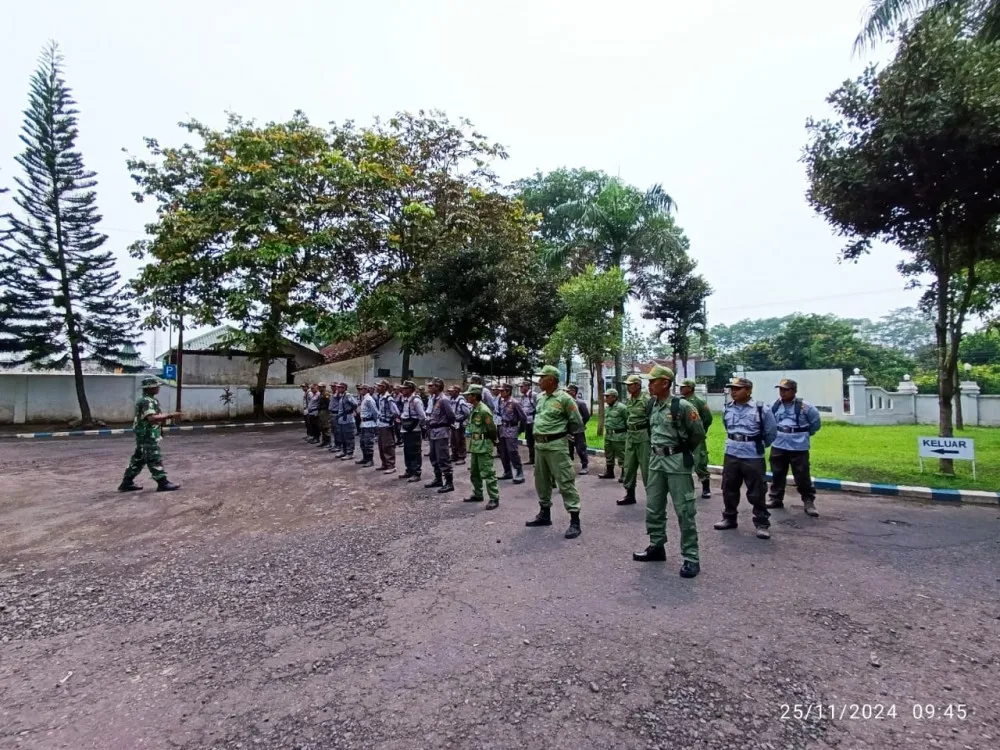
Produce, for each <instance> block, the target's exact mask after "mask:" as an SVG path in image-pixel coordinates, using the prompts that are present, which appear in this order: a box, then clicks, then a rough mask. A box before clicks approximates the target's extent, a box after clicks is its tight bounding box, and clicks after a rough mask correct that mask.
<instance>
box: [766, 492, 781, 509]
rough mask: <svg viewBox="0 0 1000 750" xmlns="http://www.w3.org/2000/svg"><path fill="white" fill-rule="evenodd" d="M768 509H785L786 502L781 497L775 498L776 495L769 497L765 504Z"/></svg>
mask: <svg viewBox="0 0 1000 750" xmlns="http://www.w3.org/2000/svg"><path fill="white" fill-rule="evenodd" d="M764 507H766V508H784V507H785V500H784V498H781V497H775V496H774V495H768V496H767V502H766V503H764Z"/></svg>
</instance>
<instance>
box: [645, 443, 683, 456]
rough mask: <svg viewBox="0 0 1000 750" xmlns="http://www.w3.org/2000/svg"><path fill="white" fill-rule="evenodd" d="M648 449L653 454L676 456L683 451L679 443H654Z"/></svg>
mask: <svg viewBox="0 0 1000 750" xmlns="http://www.w3.org/2000/svg"><path fill="white" fill-rule="evenodd" d="M649 450H650V452H651V453H652V454H653V455H654V456H676V455H678V454H679V453H683V452H684V449H683V448H681V447H680V446H679V445H654V446H652V447H651V448H650V449H649Z"/></svg>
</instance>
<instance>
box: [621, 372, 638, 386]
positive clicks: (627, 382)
mask: <svg viewBox="0 0 1000 750" xmlns="http://www.w3.org/2000/svg"><path fill="white" fill-rule="evenodd" d="M641 382H642V375H635V374H632V375H629V376H628V377H627V378H625V385H632V384H634V383H641Z"/></svg>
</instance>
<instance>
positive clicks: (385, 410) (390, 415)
mask: <svg viewBox="0 0 1000 750" xmlns="http://www.w3.org/2000/svg"><path fill="white" fill-rule="evenodd" d="M375 405H376V406H377V407H378V423H377V425H376V426H377V427H392V424H393V422H395V421H396V417H398V416H399V409H398V408H397V407H396V399H394V398H393V397H392V394H391V393H382V394H380V395H379V397H378V399H377V400H376V401H375Z"/></svg>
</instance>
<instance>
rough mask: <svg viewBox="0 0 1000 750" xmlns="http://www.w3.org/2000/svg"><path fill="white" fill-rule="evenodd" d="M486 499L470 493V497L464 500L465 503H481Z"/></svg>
mask: <svg viewBox="0 0 1000 750" xmlns="http://www.w3.org/2000/svg"><path fill="white" fill-rule="evenodd" d="M484 499H485V498H482V497H476V496H475V495H470V496H469V497H467V498H465V499H464V500H463V501H462V502H463V503H481V502H482V501H483V500H484Z"/></svg>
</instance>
